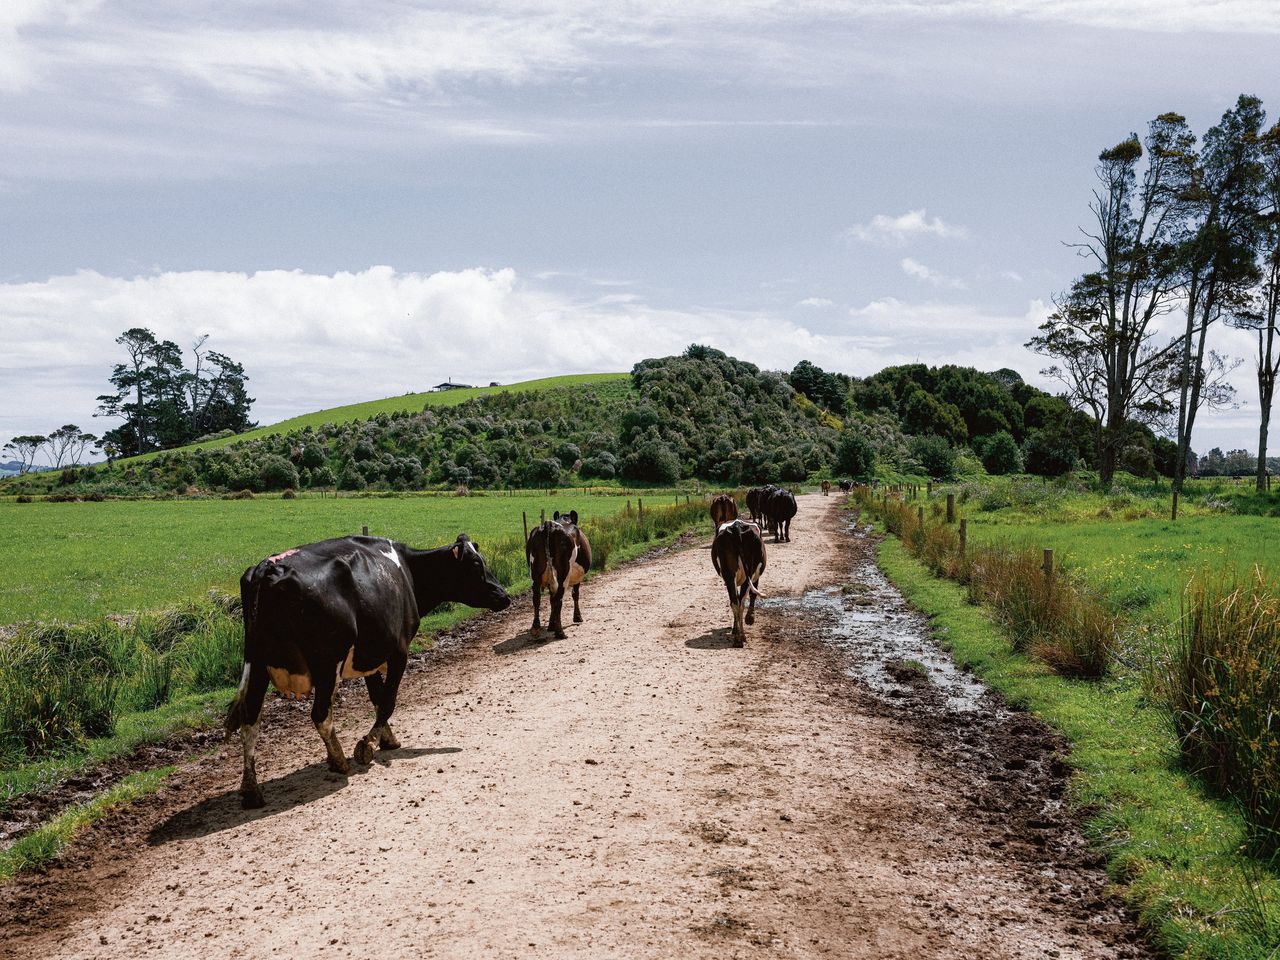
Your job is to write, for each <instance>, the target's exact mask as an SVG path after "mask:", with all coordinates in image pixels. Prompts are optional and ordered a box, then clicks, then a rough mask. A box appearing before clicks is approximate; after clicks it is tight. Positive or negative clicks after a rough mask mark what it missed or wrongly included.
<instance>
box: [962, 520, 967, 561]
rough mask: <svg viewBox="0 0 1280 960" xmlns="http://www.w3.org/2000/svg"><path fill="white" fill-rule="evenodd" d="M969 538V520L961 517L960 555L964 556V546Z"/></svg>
mask: <svg viewBox="0 0 1280 960" xmlns="http://www.w3.org/2000/svg"><path fill="white" fill-rule="evenodd" d="M968 540H969V521H968V520H965V519H962V520H961V521H960V556H962V557H963V556H964V551H965V547H966V545H967V544H968Z"/></svg>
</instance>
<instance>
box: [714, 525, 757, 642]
mask: <svg viewBox="0 0 1280 960" xmlns="http://www.w3.org/2000/svg"><path fill="white" fill-rule="evenodd" d="M711 564H712V566H714V567H715V568H716V573H718V574H720V576H721V578H722V579H723V580H724V585H725V587H726V589H728V591H729V609H730V610H732V611H733V645H734V646H735V647H740V646H742V645H743V644H744V643H746V640H747V631H746V628H745V627H744V626H743V622H744V620H745V622H746V623H754V622H755V619H756V597H758V596H760V591H759V590H758V589H756V587H757V585H758V584H759V582H760V575H761V574H762V573H764V565H765V549H764V537H762V536H761V535H760V528H759V527H758V526H756V525H755V524H754V523H750V522H748V521H746V520H731V521H730V522H729V523H726V524H724V525H723V526H722V527H720V529H719V530H717V531H716V538H715V540H714V541H712V544H711ZM748 597H750V602H749V603H748V602H747V600H748ZM744 607H746V616H745V618H744V616H743V608H744Z"/></svg>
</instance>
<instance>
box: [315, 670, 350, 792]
mask: <svg viewBox="0 0 1280 960" xmlns="http://www.w3.org/2000/svg"><path fill="white" fill-rule="evenodd" d="M341 669H342V667H341V665H339V666H338V667H337V669H335V670H332V671H329V670H324V669H321V670H319V671H318V674H319V676H318V677H317V680H316V700H315V703H314V704H313V705H312V707H311V722H312V723H314V724H315V725H316V731H317V732H318V733H319V734H320V739H321V740H323V741H324V749H325V752H326V753H327V754H328V756H329V769H330V770H332V771H333V772H334V773H343V774H345V773H350V772H351V765H350V764H349V763H347V757H346V754H344V753H343V752H342V744H340V743H339V742H338V735H337V733H335V732H334V729H333V705H334V703H335V702H336V701H337V699H338V671H339V670H341Z"/></svg>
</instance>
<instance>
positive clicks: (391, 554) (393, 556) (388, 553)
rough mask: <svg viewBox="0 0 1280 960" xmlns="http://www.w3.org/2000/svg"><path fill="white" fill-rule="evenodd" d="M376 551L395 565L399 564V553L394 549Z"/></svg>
mask: <svg viewBox="0 0 1280 960" xmlns="http://www.w3.org/2000/svg"><path fill="white" fill-rule="evenodd" d="M378 552H379V553H381V554H382V555H383V556H384V557H386V558H387V559H388V560H390V561H391V562H392V563H394V564H395V565H396V566H397V567H398V566H400V555H399V554H398V553H396V552H395V551H394V550H379V551H378Z"/></svg>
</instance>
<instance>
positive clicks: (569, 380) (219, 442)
mask: <svg viewBox="0 0 1280 960" xmlns="http://www.w3.org/2000/svg"><path fill="white" fill-rule="evenodd" d="M626 379H628V374H625V373H577V374H572V375H569V376H564V377H544V378H542V379H540V380H525V381H522V382H520V383H510V384H503V385H502V386H500V387H466V388H462V389H458V390H440V391H431V392H427V393H406V394H403V395H402V396H399V397H386V398H385V399H382V400H366V401H365V402H363V403H349V404H346V405H345V406H341V407H329V408H327V409H324V410H317V411H315V412H314V413H304V414H302V415H301V416H298V417H290V418H289V419H288V420H281V421H280V422H279V423H273V424H269V425H268V426H265V427H258V428H257V429H255V430H247V431H245V432H244V433H236V434H231V435H229V436H225V437H219V438H217V439H216V440H204V441H202V442H200V443H192V444H188V445H187V446H185V447H178V448H176V449H177V450H178V451H190V450H215V449H217V448H219V447H227V446H230V445H231V444H233V443H240V442H242V441H247V440H261V439H262V438H263V437H270V436H273V435H275V434H285V433H292V432H294V431H296V430H303V429H305V428H307V427H312V428H315V427H320V426H323V425H324V424H327V423H332V424H341V423H350V422H352V421H354V420H372V419H373V418H374V417H376V416H378V415H379V414H383V413H386V414H391V413H406V412H409V413H417V412H418V411H419V410H423V409H425V408H428V407H453V406H457V405H458V404H461V403H466V402H467V401H468V400H475V399H476V398H478V397H485V396H492V395H493V394H498V393H510V392H511V391H538V390H554V389H559V388H562V387H577V386H585V385H589V384H593V383H608V382H610V381H616V380H626ZM162 452H176V451H153V452H151V453H144V454H142V455H141V456H137V457H129V458H126V459H122V460H120V461H119V463H120V464H122V465H128V464H131V463H142V462H144V461H146V460H151V459H153V458H155V457H156V456H159V455H160V453H162Z"/></svg>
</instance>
